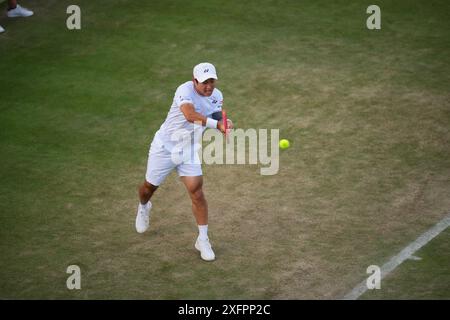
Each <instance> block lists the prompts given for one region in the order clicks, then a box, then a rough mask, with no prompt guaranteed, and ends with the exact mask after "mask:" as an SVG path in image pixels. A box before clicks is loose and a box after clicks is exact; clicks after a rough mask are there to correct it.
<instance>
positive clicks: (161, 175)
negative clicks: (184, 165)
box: [135, 141, 175, 233]
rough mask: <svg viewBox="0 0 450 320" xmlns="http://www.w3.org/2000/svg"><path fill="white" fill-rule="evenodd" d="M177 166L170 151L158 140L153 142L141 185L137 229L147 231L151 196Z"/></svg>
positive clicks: (139, 231)
mask: <svg viewBox="0 0 450 320" xmlns="http://www.w3.org/2000/svg"><path fill="white" fill-rule="evenodd" d="M174 168H175V164H174V163H173V162H172V159H171V154H170V152H169V151H167V150H166V149H164V147H163V146H162V145H161V144H159V143H158V142H157V141H156V142H155V141H154V142H153V143H152V145H151V147H150V150H149V155H148V162H147V172H146V173H145V181H144V183H143V184H142V185H141V186H140V187H139V192H138V193H139V205H138V210H137V215H136V223H135V225H136V231H137V232H138V233H143V232H145V231H146V230H147V229H148V228H149V226H150V211H151V209H152V203H151V201H150V199H151V197H152V196H153V194H154V193H155V191H156V190H157V189H158V186H159V185H161V183H162V182H163V181H164V180H165V178H166V177H167V175H169V173H170V172H171V171H172V170H173V169H174Z"/></svg>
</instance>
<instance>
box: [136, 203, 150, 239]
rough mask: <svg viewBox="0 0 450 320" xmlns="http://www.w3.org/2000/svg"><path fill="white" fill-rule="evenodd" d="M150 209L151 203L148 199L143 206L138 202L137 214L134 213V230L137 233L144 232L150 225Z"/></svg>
mask: <svg viewBox="0 0 450 320" xmlns="http://www.w3.org/2000/svg"><path fill="white" fill-rule="evenodd" d="M151 209H152V203H151V202H150V201H149V202H148V203H147V204H146V205H145V206H144V205H142V204H141V203H139V207H138V211H137V215H136V231H137V232H138V233H144V232H145V231H147V229H148V227H149V226H150V210H151Z"/></svg>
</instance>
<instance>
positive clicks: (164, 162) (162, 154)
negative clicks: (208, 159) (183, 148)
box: [145, 137, 203, 186]
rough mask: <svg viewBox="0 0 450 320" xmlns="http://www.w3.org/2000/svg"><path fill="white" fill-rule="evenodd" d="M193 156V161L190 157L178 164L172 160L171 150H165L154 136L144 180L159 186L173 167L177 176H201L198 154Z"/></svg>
mask: <svg viewBox="0 0 450 320" xmlns="http://www.w3.org/2000/svg"><path fill="white" fill-rule="evenodd" d="M180 157H182V156H180ZM194 157H196V158H195V160H196V161H193V159H192V157H191V158H190V159H189V161H182V162H181V163H179V164H178V163H176V162H174V161H173V159H172V152H171V151H169V150H167V148H166V147H165V146H164V144H163V143H162V141H161V140H160V139H159V138H158V137H155V138H154V139H153V141H152V143H151V145H150V150H149V152H148V161H147V172H146V174H145V180H147V182H149V183H151V184H152V185H154V186H159V185H160V184H161V183H163V182H164V180H165V179H166V177H167V176H168V175H169V174H170V173H171V172H172V170H173V169H177V172H178V176H180V177H183V176H187V177H196V176H201V175H203V173H202V166H201V164H200V161H199V158H198V154H196V153H195V155H194Z"/></svg>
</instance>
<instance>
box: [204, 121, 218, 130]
mask: <svg viewBox="0 0 450 320" xmlns="http://www.w3.org/2000/svg"><path fill="white" fill-rule="evenodd" d="M217 122H218V121H217V120H214V119H213V118H206V127H207V128H213V129H217Z"/></svg>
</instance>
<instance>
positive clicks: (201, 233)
mask: <svg viewBox="0 0 450 320" xmlns="http://www.w3.org/2000/svg"><path fill="white" fill-rule="evenodd" d="M198 238H199V239H200V240H207V239H208V225H207V224H205V225H202V226H201V225H199V226H198Z"/></svg>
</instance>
